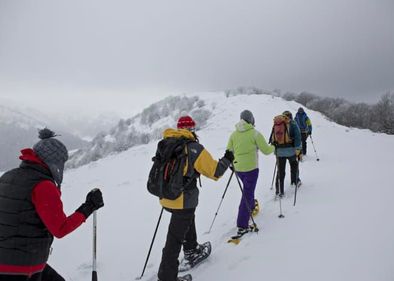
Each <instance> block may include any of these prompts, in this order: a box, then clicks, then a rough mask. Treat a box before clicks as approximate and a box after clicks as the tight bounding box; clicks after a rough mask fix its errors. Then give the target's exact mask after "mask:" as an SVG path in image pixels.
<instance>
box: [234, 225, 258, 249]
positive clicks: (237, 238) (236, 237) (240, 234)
mask: <svg viewBox="0 0 394 281" xmlns="http://www.w3.org/2000/svg"><path fill="white" fill-rule="evenodd" d="M258 231H259V229H258V228H257V226H256V225H249V227H248V228H242V227H239V228H238V231H237V235H234V236H231V238H230V239H229V240H228V241H227V243H233V244H235V245H238V244H239V242H241V238H242V237H243V236H244V235H245V234H246V233H249V232H258Z"/></svg>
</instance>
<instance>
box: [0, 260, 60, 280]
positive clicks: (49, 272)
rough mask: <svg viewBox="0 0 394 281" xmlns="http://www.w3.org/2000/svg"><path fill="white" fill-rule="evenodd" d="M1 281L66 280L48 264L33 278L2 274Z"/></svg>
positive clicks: (0, 275)
mask: <svg viewBox="0 0 394 281" xmlns="http://www.w3.org/2000/svg"><path fill="white" fill-rule="evenodd" d="M0 281H65V280H64V278H63V277H61V276H60V275H59V273H57V272H56V271H55V270H54V269H53V268H52V267H50V266H49V265H48V264H47V265H46V266H45V268H44V270H43V271H42V272H39V273H36V274H33V275H32V276H27V275H2V274H0Z"/></svg>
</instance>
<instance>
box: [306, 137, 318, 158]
mask: <svg viewBox="0 0 394 281" xmlns="http://www.w3.org/2000/svg"><path fill="white" fill-rule="evenodd" d="M309 136H310V137H311V141H312V146H313V150H314V151H315V154H316V161H320V159H319V156H317V152H316V148H315V144H314V143H313V138H312V135H309Z"/></svg>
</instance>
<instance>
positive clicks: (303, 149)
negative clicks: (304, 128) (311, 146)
mask: <svg viewBox="0 0 394 281" xmlns="http://www.w3.org/2000/svg"><path fill="white" fill-rule="evenodd" d="M308 136H309V135H308V133H304V132H302V133H301V142H302V154H303V155H306V140H307V139H308Z"/></svg>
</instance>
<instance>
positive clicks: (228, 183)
mask: <svg viewBox="0 0 394 281" xmlns="http://www.w3.org/2000/svg"><path fill="white" fill-rule="evenodd" d="M233 175H234V167H233V168H232V172H231V175H230V178H229V179H228V182H227V185H226V188H225V190H224V192H223V195H222V199H221V200H220V203H219V206H218V209H217V210H216V213H215V216H214V217H213V220H212V223H211V226H210V227H209V230H208V231H207V232H206V233H205V234H209V233H211V230H212V226H213V224H214V222H215V220H216V217H217V215H218V212H219V209H220V207H221V206H222V203H223V200H224V196H225V195H226V192H227V189H228V187H229V185H230V182H231V178H232V177H233Z"/></svg>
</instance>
